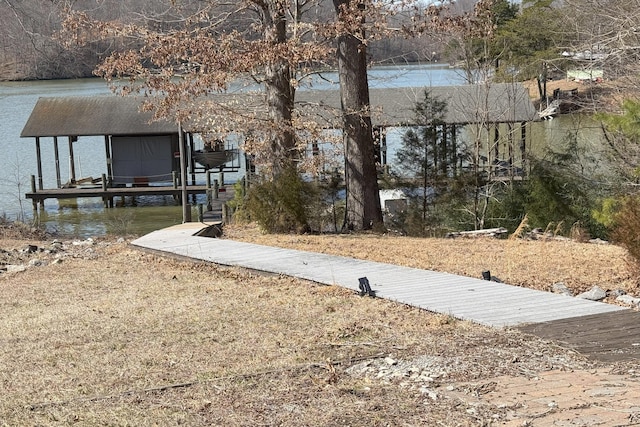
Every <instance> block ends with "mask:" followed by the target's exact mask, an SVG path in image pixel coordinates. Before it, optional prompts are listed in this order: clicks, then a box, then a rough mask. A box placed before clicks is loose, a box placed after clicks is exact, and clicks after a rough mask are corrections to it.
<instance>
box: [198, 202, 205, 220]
mask: <svg viewBox="0 0 640 427" xmlns="http://www.w3.org/2000/svg"><path fill="white" fill-rule="evenodd" d="M198 222H204V207H203V206H202V203H198Z"/></svg>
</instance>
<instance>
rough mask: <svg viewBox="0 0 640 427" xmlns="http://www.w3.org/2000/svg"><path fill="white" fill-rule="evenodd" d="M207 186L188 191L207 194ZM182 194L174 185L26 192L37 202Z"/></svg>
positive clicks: (189, 188) (195, 187) (77, 188)
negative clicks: (80, 198)
mask: <svg viewBox="0 0 640 427" xmlns="http://www.w3.org/2000/svg"><path fill="white" fill-rule="evenodd" d="M207 189H208V188H207V187H206V186H205V185H190V186H188V187H187V193H188V194H189V195H191V194H206V192H207ZM181 194H182V189H181V188H179V187H178V188H176V187H173V186H155V185H149V186H142V187H112V188H106V189H103V188H102V187H100V186H98V187H74V188H55V189H45V190H37V191H35V192H33V191H31V192H29V193H26V194H25V197H26V198H27V199H31V200H33V201H36V202H40V201H44V200H46V199H74V198H79V197H100V198H103V199H104V198H113V197H119V196H127V197H128V196H175V197H179V196H180V195H181Z"/></svg>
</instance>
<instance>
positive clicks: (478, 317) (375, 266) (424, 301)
mask: <svg viewBox="0 0 640 427" xmlns="http://www.w3.org/2000/svg"><path fill="white" fill-rule="evenodd" d="M203 227H204V225H203V224H198V223H187V224H183V225H180V226H175V227H170V228H167V229H163V230H158V231H155V232H153V233H150V234H148V235H146V236H143V237H141V238H139V239H137V240H134V241H133V242H132V244H133V245H135V246H137V247H140V248H145V249H148V250H154V251H160V252H163V253H170V254H174V255H179V256H183V257H189V258H192V259H198V260H203V261H208V262H212V263H216V264H221V265H228V266H239V267H244V268H249V269H254V270H259V271H264V272H270V273H276V274H284V275H288V276H295V277H299V278H302V279H307V280H312V281H314V282H317V283H323V284H327V285H337V286H342V287H345V288H349V289H353V290H354V291H359V279H360V278H362V277H367V278H368V280H369V283H370V284H371V288H372V289H373V290H374V291H375V295H376V296H377V297H381V298H386V299H389V300H392V301H397V302H400V303H403V304H408V305H411V306H415V307H420V308H423V309H425V310H428V311H432V312H436V313H442V314H447V315H451V316H453V317H456V318H459V319H463V320H469V321H472V322H476V323H480V324H483V325H488V326H492V327H515V326H525V325H530V324H541V323H545V322H554V321H560V320H565V319H570V318H579V317H583V316H592V315H600V314H607V313H615V312H619V311H624V312H627V311H628V310H625V309H624V308H622V307H619V306H615V305H609V304H604V303H598V302H593V301H588V300H584V299H580V298H573V297H568V296H564V295H558V294H553V293H549V292H542V291H536V290H532V289H527V288H522V287H517V286H511V285H507V284H503V283H496V282H491V281H485V280H481V279H475V278H470V277H463V276H456V275H453V274H446V273H438V272H434V271H428V270H420V269H416V268H408V267H400V266H396V265H392V264H385V263H379V262H372V261H363V260H357V259H353V258H347V257H340V256H333V255H326V254H320V253H314V252H305V251H298V250H290V249H282V248H275V247H268V246H262V245H256V244H250V243H244V242H237V241H233V240H227V239H214V238H209V237H200V236H197V235H195V234H196V233H197V232H199V231H200V230H202V229H203Z"/></svg>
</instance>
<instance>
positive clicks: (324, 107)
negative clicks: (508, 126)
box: [21, 83, 538, 137]
mask: <svg viewBox="0 0 640 427" xmlns="http://www.w3.org/2000/svg"><path fill="white" fill-rule="evenodd" d="M425 90H426V91H429V93H430V95H431V97H433V98H436V99H438V100H441V101H445V102H446V103H447V109H446V114H445V120H444V121H445V122H446V123H448V124H461V125H462V124H470V123H518V122H529V121H534V120H537V119H538V115H537V113H536V110H535V108H534V106H533V104H532V102H531V100H530V97H529V93H528V91H527V90H526V89H525V88H524V86H522V85H521V84H519V83H496V84H491V85H461V86H443V87H440V86H434V87H428V88H424V87H409V88H384V89H378V88H374V89H370V100H371V109H372V122H373V124H374V126H382V127H390V126H406V125H411V124H415V114H414V108H415V105H416V102H418V101H423V100H424V94H425ZM207 98H208V99H209V100H212V101H214V102H215V103H217V104H220V105H224V104H226V103H228V104H230V105H233V106H237V105H242V106H251V107H250V108H251V109H252V110H253V111H254V112H255V113H256V114H266V111H264V108H265V105H266V104H265V102H264V101H263V99H264V94H263V93H236V94H229V95H227V94H217V95H210V96H208V97H207ZM340 104H341V103H340V91H339V90H298V91H297V92H296V107H297V108H299V109H300V111H301V113H302V114H304V115H306V116H308V117H312V118H313V119H314V120H316V121H318V122H319V123H320V124H321V125H322V126H325V127H332V128H340V127H341V124H342V118H341V109H340ZM140 106H141V100H140V99H138V98H133V97H120V96H115V95H110V96H107V95H105V96H94V97H55V98H40V99H39V100H38V102H37V103H36V105H35V107H34V109H33V111H32V112H31V116H30V117H29V119H28V121H27V123H26V124H25V126H24V128H23V130H22V133H21V136H22V137H51V136H90V135H154V134H155V135H158V134H171V133H177V129H178V127H177V124H175V123H173V122H171V121H168V120H161V121H152V113H151V112H144V111H141V110H140ZM234 108H236V107H234ZM261 111H262V113H261Z"/></svg>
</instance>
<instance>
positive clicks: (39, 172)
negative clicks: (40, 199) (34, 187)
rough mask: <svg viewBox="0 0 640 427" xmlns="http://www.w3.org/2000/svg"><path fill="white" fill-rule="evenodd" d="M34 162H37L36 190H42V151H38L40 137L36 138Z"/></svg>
mask: <svg viewBox="0 0 640 427" xmlns="http://www.w3.org/2000/svg"><path fill="white" fill-rule="evenodd" d="M36 160H37V161H38V190H42V189H43V188H44V186H43V184H42V151H41V150H40V137H36Z"/></svg>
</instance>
